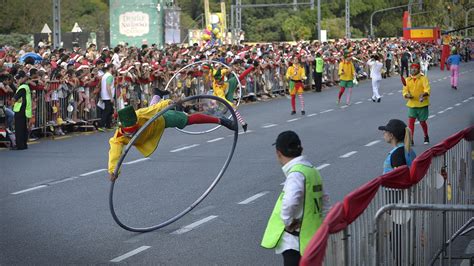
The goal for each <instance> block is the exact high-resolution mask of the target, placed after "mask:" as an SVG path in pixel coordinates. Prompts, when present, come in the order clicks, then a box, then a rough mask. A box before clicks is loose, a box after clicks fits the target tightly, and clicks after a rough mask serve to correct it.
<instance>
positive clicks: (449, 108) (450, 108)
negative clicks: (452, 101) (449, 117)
mask: <svg viewBox="0 0 474 266" xmlns="http://www.w3.org/2000/svg"><path fill="white" fill-rule="evenodd" d="M452 109H453V107H451V106H450V107H448V108H446V109H445V111H448V110H452Z"/></svg>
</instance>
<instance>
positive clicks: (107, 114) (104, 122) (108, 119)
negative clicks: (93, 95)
mask: <svg viewBox="0 0 474 266" xmlns="http://www.w3.org/2000/svg"><path fill="white" fill-rule="evenodd" d="M103 101H104V105H105V107H104V111H102V117H101V119H100V126H101V127H106V128H110V127H111V124H112V115H113V113H114V106H113V104H112V102H111V101H110V100H103Z"/></svg>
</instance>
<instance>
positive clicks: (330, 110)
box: [319, 109, 334, 114]
mask: <svg viewBox="0 0 474 266" xmlns="http://www.w3.org/2000/svg"><path fill="white" fill-rule="evenodd" d="M332 111H334V109H328V110H324V111H321V112H319V113H320V114H324V113H329V112H332Z"/></svg>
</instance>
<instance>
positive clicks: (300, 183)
mask: <svg viewBox="0 0 474 266" xmlns="http://www.w3.org/2000/svg"><path fill="white" fill-rule="evenodd" d="M295 164H303V165H307V166H310V167H313V165H312V164H311V163H310V162H309V161H308V160H306V157H305V156H303V155H302V156H299V157H296V158H294V159H293V160H291V161H289V162H288V163H286V164H285V165H284V166H283V167H282V170H283V173H284V174H285V176H286V180H285V183H284V186H283V192H284V195H283V199H282V204H281V212H280V217H281V219H282V220H283V223H284V224H285V226H288V225H290V224H291V223H292V222H293V220H298V219H301V218H302V217H303V205H304V190H305V178H304V175H303V174H301V173H300V172H293V173H289V171H290V170H291V168H292V167H293V166H294V165H295ZM322 192H323V203H322V205H323V206H322V210H323V217H325V216H326V213H327V212H328V211H329V195H328V194H326V193H325V191H324V186H323V191H322ZM289 249H293V250H296V251H299V250H300V242H299V237H297V236H294V235H292V234H289V233H287V232H283V235H282V236H281V239H280V241H279V242H278V245H277V246H276V247H275V253H276V254H281V253H283V252H284V251H285V250H289Z"/></svg>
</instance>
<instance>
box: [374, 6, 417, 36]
mask: <svg viewBox="0 0 474 266" xmlns="http://www.w3.org/2000/svg"><path fill="white" fill-rule="evenodd" d="M411 5H413V3H412V4H408V5H401V6H394V7H389V8H384V9H379V10H376V11H374V12H372V14H371V15H370V36H371V37H372V38H373V37H374V24H373V20H374V15H375V14H376V13H379V12H384V11H389V10H394V9H399V8H404V7H408V6H411Z"/></svg>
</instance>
